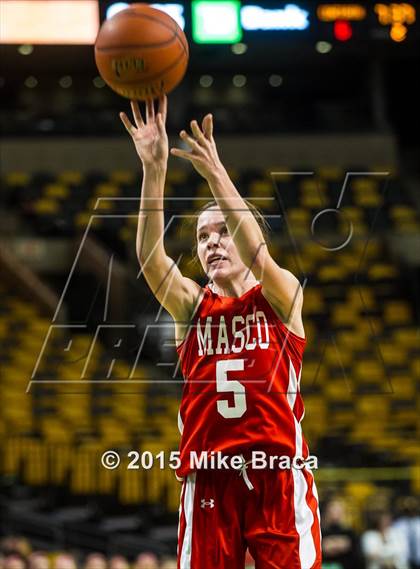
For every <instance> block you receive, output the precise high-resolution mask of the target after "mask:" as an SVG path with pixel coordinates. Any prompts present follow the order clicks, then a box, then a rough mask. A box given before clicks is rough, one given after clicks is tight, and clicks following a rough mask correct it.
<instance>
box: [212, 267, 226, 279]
mask: <svg viewBox="0 0 420 569" xmlns="http://www.w3.org/2000/svg"><path fill="white" fill-rule="evenodd" d="M229 274H230V270H229V269H228V268H227V267H210V268H209V271H208V276H209V277H211V278H214V277H219V278H220V277H225V278H226V277H228V276H229Z"/></svg>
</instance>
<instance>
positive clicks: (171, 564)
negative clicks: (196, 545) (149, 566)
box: [160, 557, 177, 569]
mask: <svg viewBox="0 0 420 569" xmlns="http://www.w3.org/2000/svg"><path fill="white" fill-rule="evenodd" d="M176 568H177V565H176V559H175V557H165V558H164V559H162V561H161V564H160V569H176Z"/></svg>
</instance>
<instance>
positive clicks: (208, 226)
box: [197, 207, 246, 282]
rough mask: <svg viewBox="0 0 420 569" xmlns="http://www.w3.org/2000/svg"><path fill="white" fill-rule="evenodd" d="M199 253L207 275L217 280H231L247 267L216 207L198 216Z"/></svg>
mask: <svg viewBox="0 0 420 569" xmlns="http://www.w3.org/2000/svg"><path fill="white" fill-rule="evenodd" d="M197 254H198V257H199V259H200V262H201V265H202V267H203V269H204V271H205V272H206V274H207V276H208V277H209V279H212V280H215V281H219V282H223V281H231V280H232V279H233V278H235V276H238V275H239V274H240V273H241V272H242V271H243V270H244V269H246V267H245V265H244V264H243V263H242V260H241V258H240V256H239V253H238V250H237V248H236V245H235V243H234V241H233V239H232V237H231V235H230V233H229V230H228V228H227V226H226V223H225V219H224V217H223V214H222V212H221V211H220V209H219V208H216V207H214V208H209V209H207V210H205V211H203V213H202V214H201V215H200V217H199V218H198V222H197Z"/></svg>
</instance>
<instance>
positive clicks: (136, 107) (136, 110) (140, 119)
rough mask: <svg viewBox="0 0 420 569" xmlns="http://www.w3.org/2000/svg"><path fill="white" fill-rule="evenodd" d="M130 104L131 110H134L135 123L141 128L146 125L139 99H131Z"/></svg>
mask: <svg viewBox="0 0 420 569" xmlns="http://www.w3.org/2000/svg"><path fill="white" fill-rule="evenodd" d="M130 104H131V110H132V111H133V117H134V120H135V123H136V125H137V128H141V127H142V126H144V121H143V117H142V116H141V112H140V108H139V104H138V102H137V101H130Z"/></svg>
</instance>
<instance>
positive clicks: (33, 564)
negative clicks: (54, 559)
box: [28, 551, 50, 569]
mask: <svg viewBox="0 0 420 569" xmlns="http://www.w3.org/2000/svg"><path fill="white" fill-rule="evenodd" d="M28 561H29V569H50V560H49V557H48V555H47V554H46V553H45V551H33V552H32V553H31V554H30V555H29V557H28Z"/></svg>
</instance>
